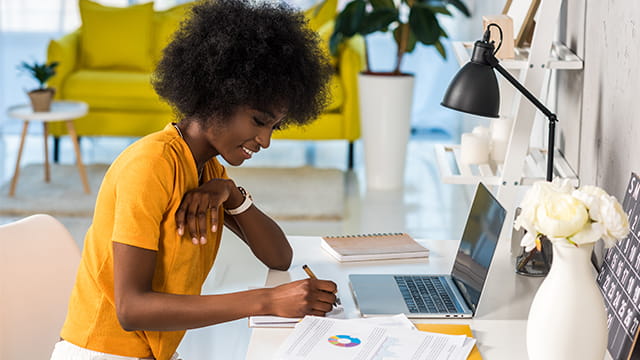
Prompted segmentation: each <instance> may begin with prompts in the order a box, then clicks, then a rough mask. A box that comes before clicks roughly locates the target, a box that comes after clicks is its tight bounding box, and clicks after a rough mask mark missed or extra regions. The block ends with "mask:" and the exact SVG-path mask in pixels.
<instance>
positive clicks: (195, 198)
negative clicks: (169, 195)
mask: <svg viewBox="0 0 640 360" xmlns="http://www.w3.org/2000/svg"><path fill="white" fill-rule="evenodd" d="M233 187H235V185H234V183H233V181H231V180H227V179H212V180H210V181H208V182H206V183H204V184H202V185H201V186H200V187H198V188H196V189H193V190H190V191H187V193H186V194H184V196H183V197H182V202H181V203H180V206H179V207H178V211H176V217H175V218H176V226H177V228H178V234H179V235H180V236H182V235H184V233H185V227H186V230H187V231H188V232H189V235H190V236H191V241H192V242H193V244H194V245H198V244H206V243H207V212H209V213H210V218H211V231H212V232H216V231H217V230H218V209H219V207H220V206H222V203H224V202H225V201H227V199H228V198H229V195H230V194H231V190H230V189H232V188H233Z"/></svg>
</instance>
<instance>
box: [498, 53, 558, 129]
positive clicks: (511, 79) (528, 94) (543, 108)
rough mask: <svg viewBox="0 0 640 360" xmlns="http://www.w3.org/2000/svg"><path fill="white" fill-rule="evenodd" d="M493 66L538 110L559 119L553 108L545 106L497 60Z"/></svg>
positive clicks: (548, 116)
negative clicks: (552, 110)
mask: <svg viewBox="0 0 640 360" xmlns="http://www.w3.org/2000/svg"><path fill="white" fill-rule="evenodd" d="M490 64H491V62H490ZM491 66H492V67H493V68H494V69H496V70H497V71H498V72H499V73H500V75H502V76H503V77H504V78H505V79H507V81H509V82H510V83H511V85H513V86H514V87H515V88H516V89H518V91H520V93H522V95H523V96H524V97H526V98H527V100H529V101H531V103H533V105H535V107H536V108H538V110H540V111H541V112H542V113H543V114H544V115H545V116H546V117H547V118H549V120H550V121H558V118H557V117H556V115H555V114H554V113H553V112H551V110H549V109H548V108H547V107H546V106H544V104H542V103H541V102H540V101H539V100H538V99H537V98H536V97H535V96H533V94H532V93H531V92H529V90H527V88H525V87H524V86H522V84H520V82H519V81H518V80H516V79H515V78H514V77H513V76H512V75H511V74H510V73H509V72H508V71H507V70H506V69H505V68H503V67H502V65H500V64H499V63H497V62H496V64H495V65H493V64H491ZM551 118H554V120H551Z"/></svg>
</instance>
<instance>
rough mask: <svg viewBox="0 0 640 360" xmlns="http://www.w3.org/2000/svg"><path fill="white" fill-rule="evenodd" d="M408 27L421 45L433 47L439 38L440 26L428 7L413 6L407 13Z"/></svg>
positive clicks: (421, 5)
mask: <svg viewBox="0 0 640 360" xmlns="http://www.w3.org/2000/svg"><path fill="white" fill-rule="evenodd" d="M409 25H410V26H411V30H412V31H413V32H414V33H415V35H416V38H417V39H418V41H420V42H421V43H423V44H426V45H433V44H435V43H436V41H438V39H439V38H440V30H441V29H440V24H439V23H438V19H437V18H436V15H435V13H434V12H433V11H432V10H431V9H430V7H429V6H427V5H423V4H415V5H414V6H413V7H412V8H411V12H410V13H409Z"/></svg>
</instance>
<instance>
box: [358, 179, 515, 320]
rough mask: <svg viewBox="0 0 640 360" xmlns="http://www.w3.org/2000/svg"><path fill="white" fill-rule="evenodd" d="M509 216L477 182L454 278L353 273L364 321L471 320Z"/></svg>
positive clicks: (425, 275)
mask: <svg viewBox="0 0 640 360" xmlns="http://www.w3.org/2000/svg"><path fill="white" fill-rule="evenodd" d="M505 216H506V211H505V209H504V208H503V207H502V205H500V203H499V202H498V200H496V198H495V197H494V196H493V195H491V192H490V191H489V189H487V188H486V187H485V186H484V184H482V183H478V186H477V187H476V192H475V196H474V198H473V202H472V204H471V209H470V210H469V216H468V217H467V223H466V226H465V229H464V232H463V234H462V239H461V241H460V245H459V247H458V252H457V254H456V259H455V263H454V265H453V270H452V272H451V274H449V275H429V274H424V275H405V274H396V275H393V274H380V275H378V274H351V275H349V281H350V285H351V291H352V293H353V297H354V299H355V302H356V305H357V306H358V309H359V310H360V313H361V314H362V316H365V317H367V316H378V315H394V314H400V313H404V314H405V315H406V316H407V317H409V318H452V317H454V318H455V317H461V318H470V317H473V315H474V314H475V312H476V309H477V307H478V302H479V301H480V294H481V293H482V288H483V286H484V282H485V279H486V278H487V273H488V272H489V265H490V264H491V259H493V254H494V253H495V250H496V246H497V244H498V237H499V236H500V231H501V230H502V224H503V222H504V219H505Z"/></svg>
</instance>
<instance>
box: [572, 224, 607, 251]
mask: <svg viewBox="0 0 640 360" xmlns="http://www.w3.org/2000/svg"><path fill="white" fill-rule="evenodd" d="M602 234H604V227H603V226H602V225H601V224H599V223H587V225H586V226H585V227H584V228H582V231H580V232H578V233H577V234H575V235H573V236H572V237H571V238H570V239H569V240H571V241H572V242H573V243H575V244H576V245H578V246H580V245H584V244H591V243H594V242H596V241H598V239H600V238H601V237H602Z"/></svg>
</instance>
